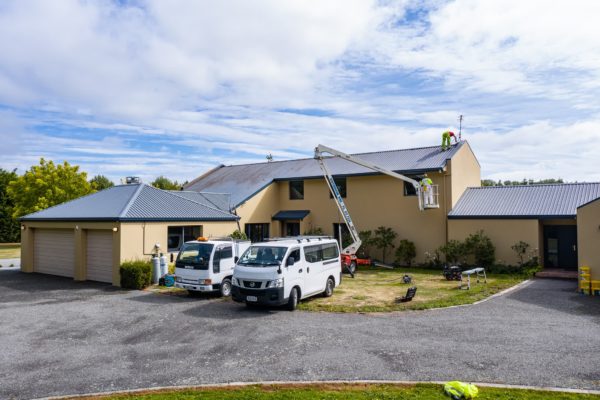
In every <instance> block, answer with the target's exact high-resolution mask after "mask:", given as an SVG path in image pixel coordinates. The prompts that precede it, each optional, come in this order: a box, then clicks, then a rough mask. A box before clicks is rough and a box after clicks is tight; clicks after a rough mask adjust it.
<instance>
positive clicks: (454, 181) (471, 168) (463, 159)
mask: <svg viewBox="0 0 600 400" xmlns="http://www.w3.org/2000/svg"><path fill="white" fill-rule="evenodd" d="M448 172H449V174H450V181H451V188H452V189H451V196H450V209H452V208H453V207H454V206H455V205H456V203H457V202H458V200H459V199H460V196H462V194H463V193H464V192H465V190H466V189H467V188H469V187H479V186H481V167H480V166H479V162H478V161H477V158H476V157H475V154H474V153H473V150H472V149H471V146H469V144H468V143H464V144H463V145H462V147H461V148H460V150H459V151H458V152H457V153H456V154H455V155H454V157H452V159H451V160H450V162H449V163H448Z"/></svg>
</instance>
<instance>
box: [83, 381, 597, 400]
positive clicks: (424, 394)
mask: <svg viewBox="0 0 600 400" xmlns="http://www.w3.org/2000/svg"><path fill="white" fill-rule="evenodd" d="M92 398H93V399H103V400H131V399H137V400H193V399H206V400H217V399H218V400H228V399H249V400H280V399H281V400H284V399H285V400H307V399H322V400H337V399H345V400H367V399H380V400H385V399H406V400H409V399H410V400H413V399H414V400H417V399H418V400H430V399H431V400H433V399H436V400H438V399H448V397H445V395H444V393H443V390H442V387H441V386H440V385H435V384H416V385H377V384H314V385H302V384H298V385H260V386H258V385H257V386H247V387H227V388H202V389H186V390H165V391H160V392H145V393H144V392H141V393H139V392H138V393H132V394H121V395H109V396H99V397H84V399H92ZM598 398H600V396H596V395H590V394H577V393H564V392H543V391H535V390H524V389H500V388H488V387H480V388H479V396H478V397H477V399H478V400H491V399H494V400H575V399H578V400H579V399H581V400H587V399H590V400H591V399H598ZM78 399H81V398H78Z"/></svg>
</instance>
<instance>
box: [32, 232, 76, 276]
mask: <svg viewBox="0 0 600 400" xmlns="http://www.w3.org/2000/svg"><path fill="white" fill-rule="evenodd" d="M34 232H35V233H34V237H33V270H34V271H35V272H41V273H43V274H52V275H60V276H68V277H70V278H72V277H73V274H74V272H75V234H74V233H73V230H71V229H36V230H35V231H34Z"/></svg>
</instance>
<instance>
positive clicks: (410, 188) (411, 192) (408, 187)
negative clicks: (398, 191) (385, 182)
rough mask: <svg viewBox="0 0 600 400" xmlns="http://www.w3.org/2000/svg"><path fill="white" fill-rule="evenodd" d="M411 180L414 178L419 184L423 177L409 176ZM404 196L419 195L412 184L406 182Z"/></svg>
mask: <svg viewBox="0 0 600 400" xmlns="http://www.w3.org/2000/svg"><path fill="white" fill-rule="evenodd" d="M409 178H412V179H414V180H415V181H417V182H418V181H420V180H421V177H419V176H409ZM404 195H405V196H416V195H417V189H416V188H415V187H414V186H413V184H412V183H409V182H404Z"/></svg>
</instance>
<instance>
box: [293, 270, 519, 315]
mask: <svg viewBox="0 0 600 400" xmlns="http://www.w3.org/2000/svg"><path fill="white" fill-rule="evenodd" d="M404 274H408V275H410V276H411V277H412V283H411V284H405V283H403V282H402V277H403V276H404ZM475 281H476V280H475V279H473V278H471V289H470V290H459V289H458V282H457V281H447V280H446V279H445V278H444V277H443V276H442V273H441V271H432V270H426V269H417V268H397V269H393V270H390V269H382V268H371V267H364V268H362V267H361V268H360V269H359V270H358V272H357V273H356V275H355V278H354V279H352V278H350V276H349V275H344V278H343V280H342V284H341V285H340V286H339V287H337V288H336V289H335V291H334V294H333V296H332V297H329V298H324V297H313V298H311V299H307V300H304V301H302V302H301V303H300V304H299V306H298V308H299V309H301V310H307V311H333V312H385V311H402V310H424V309H428V308H437V307H448V306H453V305H459V304H470V303H474V302H476V301H478V300H481V299H484V298H486V297H489V296H491V295H493V294H494V293H498V292H500V291H502V290H504V289H507V288H509V287H511V286H514V285H516V284H517V283H519V282H521V281H523V278H522V277H517V276H512V275H501V274H496V275H488V279H487V283H483V281H482V282H481V283H476V282H475ZM413 285H414V286H416V287H417V294H416V296H415V298H414V299H413V301H411V302H407V303H398V302H396V301H395V300H396V298H398V297H400V296H403V295H405V294H406V290H407V289H408V287H410V286H413Z"/></svg>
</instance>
